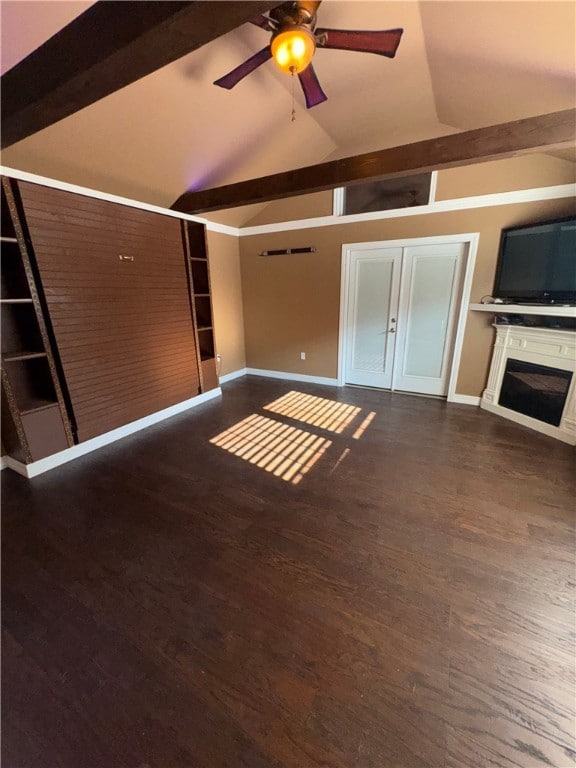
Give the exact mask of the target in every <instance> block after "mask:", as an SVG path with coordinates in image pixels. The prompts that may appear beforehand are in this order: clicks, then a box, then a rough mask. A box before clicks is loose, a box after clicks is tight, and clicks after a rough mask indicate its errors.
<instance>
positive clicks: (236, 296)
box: [207, 232, 246, 375]
mask: <svg viewBox="0 0 576 768" xmlns="http://www.w3.org/2000/svg"><path fill="white" fill-rule="evenodd" d="M207 234H208V252H209V257H210V283H211V288H212V311H213V313H214V317H213V322H214V329H215V343H216V352H217V353H218V354H219V355H221V356H222V366H221V369H220V375H224V374H226V373H231V372H232V371H237V370H238V369H240V368H245V367H246V353H245V350H244V317H243V311H242V288H241V280H240V256H239V252H238V238H237V237H234V236H230V235H222V234H219V233H217V232H208V233H207Z"/></svg>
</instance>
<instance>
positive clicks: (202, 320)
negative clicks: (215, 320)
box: [194, 296, 212, 329]
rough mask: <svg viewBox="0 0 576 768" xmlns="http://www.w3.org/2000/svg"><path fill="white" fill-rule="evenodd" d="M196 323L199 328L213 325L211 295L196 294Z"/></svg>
mask: <svg viewBox="0 0 576 768" xmlns="http://www.w3.org/2000/svg"><path fill="white" fill-rule="evenodd" d="M194 306H195V307H196V323H197V324H198V329H200V328H211V327H212V306H211V302H210V297H209V296H195V297H194Z"/></svg>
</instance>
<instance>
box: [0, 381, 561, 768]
mask: <svg viewBox="0 0 576 768" xmlns="http://www.w3.org/2000/svg"><path fill="white" fill-rule="evenodd" d="M330 401H334V402H330ZM336 403H339V405H337V404H336ZM239 425H240V426H239ZM575 485H576V483H575V479H574V450H573V449H572V448H570V447H569V446H566V445H564V444H562V443H559V442H557V441H555V440H552V439H550V438H547V437H545V436H543V435H539V434H537V433H535V432H531V431H530V430H527V429H525V428H523V427H520V426H517V425H514V424H512V423H511V422H507V421H505V420H503V419H500V418H498V417H496V416H493V415H491V414H488V413H485V412H482V411H480V410H479V409H476V408H471V407H468V406H457V405H446V404H445V403H444V402H442V401H439V400H433V399H426V398H418V397H410V396H406V395H391V394H389V393H381V392H376V391H369V390H361V389H354V388H346V389H342V390H339V389H335V388H327V387H318V386H312V385H306V384H295V383H290V384H288V383H286V382H279V381H273V380H266V379H259V378H255V377H246V378H244V379H241V380H238V381H236V382H232V383H230V384H228V385H226V386H225V387H224V396H223V399H222V401H219V400H218V401H212V402H210V403H207V404H205V405H203V406H201V407H199V408H198V409H196V410H194V411H192V412H190V413H188V414H182V415H180V416H178V417H175V418H174V419H171V420H170V421H168V422H164V423H163V424H159V425H157V426H155V427H153V428H151V429H149V430H147V431H146V432H145V433H140V434H139V435H134V436H132V437H130V438H126V439H125V440H123V441H121V442H119V443H116V444H114V445H112V446H109V447H107V448H104V449H102V450H100V451H99V452H97V453H95V454H92V455H90V456H86V457H84V458H82V459H78V460H77V461H75V462H73V463H71V464H69V465H66V466H64V467H61V468H59V469H57V470H54V471H52V472H50V473H48V474H45V475H42V476H40V477H38V478H35V479H34V480H32V481H26V480H24V479H23V478H20V477H18V476H17V475H15V474H13V473H12V472H9V471H5V472H3V473H2V493H3V681H2V685H3V707H2V716H3V739H2V741H3V744H2V749H3V763H2V764H3V766H5V767H6V768H224V767H226V768H241V767H243V766H245V767H246V768H320V767H322V768H512V767H514V768H532V767H538V768H540V767H541V768H547V767H549V766H556V767H557V768H569V767H570V766H574V765H575V755H576V752H575V741H574V722H575V721H574V698H575V691H576V688H575V679H574V639H575V632H574V617H575V613H574V596H575V592H574V586H575V582H576V574H575V561H574V551H575V550H574V539H575V536H574V513H575V510H574V498H575Z"/></svg>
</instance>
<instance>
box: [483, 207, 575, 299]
mask: <svg viewBox="0 0 576 768" xmlns="http://www.w3.org/2000/svg"><path fill="white" fill-rule="evenodd" d="M494 297H495V298H500V299H514V300H516V301H520V302H521V301H522V300H526V301H534V302H537V301H541V302H555V301H568V302H570V301H576V218H570V219H562V220H556V221H550V222H544V223H542V224H534V225H533V226H526V227H514V228H512V229H505V230H503V231H502V238H501V241H500V253H499V257H498V266H497V269H496V280H495V283H494Z"/></svg>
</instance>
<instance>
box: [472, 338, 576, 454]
mask: <svg viewBox="0 0 576 768" xmlns="http://www.w3.org/2000/svg"><path fill="white" fill-rule="evenodd" d="M575 380H576V333H574V332H573V331H561V330H553V329H547V328H528V327H524V326H509V325H505V326H500V325H497V326H496V342H495V344H494V352H493V355H492V364H491V367H490V375H489V378H488V385H487V387H486V389H485V390H484V394H483V396H482V401H481V406H482V407H483V408H485V409H486V410H489V411H492V412H494V413H498V414H499V415H501V416H505V417H506V418H508V419H511V420H513V421H517V422H518V423H520V424H524V425H525V426H527V427H531V428H532V429H535V430H538V431H539V432H544V433H545V434H547V435H550V436H551V437H556V438H558V439H560V440H563V441H564V442H567V443H570V444H572V445H576V381H575Z"/></svg>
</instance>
